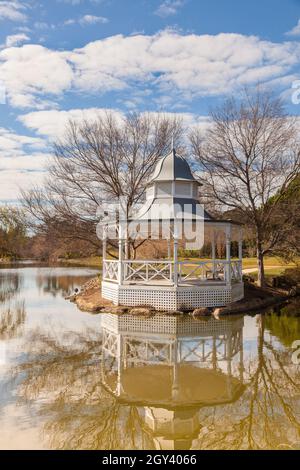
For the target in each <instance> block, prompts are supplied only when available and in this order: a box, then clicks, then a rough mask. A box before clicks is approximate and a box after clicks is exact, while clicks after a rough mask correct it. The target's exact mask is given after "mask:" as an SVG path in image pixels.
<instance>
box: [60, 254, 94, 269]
mask: <svg viewBox="0 0 300 470" xmlns="http://www.w3.org/2000/svg"><path fill="white" fill-rule="evenodd" d="M61 262H62V263H63V264H68V265H71V266H88V267H96V268H101V266H102V257H101V256H88V257H86V258H74V259H64V260H61Z"/></svg>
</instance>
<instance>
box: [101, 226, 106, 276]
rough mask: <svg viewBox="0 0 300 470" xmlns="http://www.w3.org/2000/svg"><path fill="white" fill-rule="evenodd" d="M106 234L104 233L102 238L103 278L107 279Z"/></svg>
mask: <svg viewBox="0 0 300 470" xmlns="http://www.w3.org/2000/svg"><path fill="white" fill-rule="evenodd" d="M105 260H106V233H105V231H104V233H103V237H102V278H103V279H104V278H105V277H106V263H105Z"/></svg>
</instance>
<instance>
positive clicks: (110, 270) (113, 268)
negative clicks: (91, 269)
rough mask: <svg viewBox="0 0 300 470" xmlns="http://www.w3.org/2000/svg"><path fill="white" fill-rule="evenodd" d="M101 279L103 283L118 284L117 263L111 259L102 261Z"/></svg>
mask: <svg viewBox="0 0 300 470" xmlns="http://www.w3.org/2000/svg"><path fill="white" fill-rule="evenodd" d="M102 278H103V280H105V281H114V282H118V280H119V261H118V260H112V259H109V260H107V259H105V260H103V272H102Z"/></svg>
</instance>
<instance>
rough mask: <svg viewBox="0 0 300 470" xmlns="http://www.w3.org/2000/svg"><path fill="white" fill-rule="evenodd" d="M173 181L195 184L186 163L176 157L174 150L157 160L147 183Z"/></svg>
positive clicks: (183, 159)
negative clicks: (192, 182)
mask: <svg viewBox="0 0 300 470" xmlns="http://www.w3.org/2000/svg"><path fill="white" fill-rule="evenodd" d="M174 180H179V181H196V182H197V180H196V179H195V178H194V176H193V175H192V172H191V169H190V166H189V164H188V162H187V161H186V160H185V158H183V157H181V156H180V155H178V154H177V153H176V150H175V149H173V150H172V151H171V152H170V153H169V154H168V155H166V156H165V157H163V158H162V159H161V160H159V162H158V163H157V165H156V168H155V170H154V173H153V175H152V178H151V179H150V182H149V183H153V182H154V181H174Z"/></svg>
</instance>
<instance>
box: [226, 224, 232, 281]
mask: <svg viewBox="0 0 300 470" xmlns="http://www.w3.org/2000/svg"><path fill="white" fill-rule="evenodd" d="M225 230H226V231H225V243H226V284H227V285H230V284H231V225H226V229H225Z"/></svg>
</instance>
